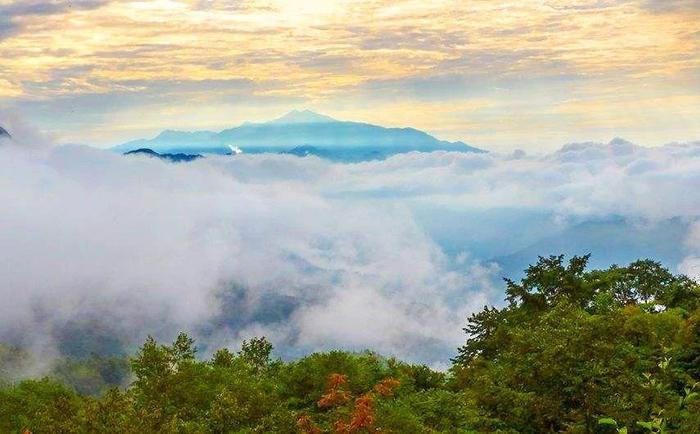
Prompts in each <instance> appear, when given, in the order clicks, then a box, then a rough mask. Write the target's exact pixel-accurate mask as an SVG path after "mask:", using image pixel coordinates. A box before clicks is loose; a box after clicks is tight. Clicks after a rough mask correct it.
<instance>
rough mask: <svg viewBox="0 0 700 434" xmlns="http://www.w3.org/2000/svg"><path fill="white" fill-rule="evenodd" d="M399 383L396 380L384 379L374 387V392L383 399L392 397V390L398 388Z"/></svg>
mask: <svg viewBox="0 0 700 434" xmlns="http://www.w3.org/2000/svg"><path fill="white" fill-rule="evenodd" d="M400 385H401V382H400V381H399V380H397V379H396V378H391V377H389V378H385V379H383V380H382V381H380V382H379V383H377V385H376V386H374V391H375V392H376V393H377V394H379V395H381V396H384V397H388V396H394V389H396V388H398V387H399V386H400Z"/></svg>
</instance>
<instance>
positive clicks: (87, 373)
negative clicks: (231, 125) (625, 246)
mask: <svg viewBox="0 0 700 434" xmlns="http://www.w3.org/2000/svg"><path fill="white" fill-rule="evenodd" d="M588 260H589V257H588V256H580V257H576V256H575V257H572V258H569V259H567V258H565V257H563V256H551V257H546V258H545V257H541V258H539V260H538V262H537V263H536V264H534V265H531V266H530V267H529V268H528V269H527V270H526V273H525V277H524V278H523V279H522V280H520V281H519V282H515V281H511V280H507V281H506V288H505V293H506V300H505V304H504V305H503V307H493V306H486V307H484V309H483V310H481V311H480V312H477V313H475V314H474V315H472V316H471V317H470V318H468V319H467V325H466V327H465V333H466V340H465V343H464V345H463V346H461V347H460V348H459V349H457V352H456V356H455V358H454V359H453V360H452V365H451V368H450V369H449V370H448V371H447V372H439V371H435V370H433V369H430V368H429V367H427V366H424V365H416V364H410V363H405V362H402V361H400V360H397V359H394V358H390V357H384V356H382V355H381V354H382V349H381V348H375V349H373V350H374V351H376V353H375V352H369V351H368V352H363V353H350V352H344V351H331V352H326V353H316V354H311V355H308V356H306V357H303V358H300V359H298V360H291V361H283V360H279V359H276V358H274V357H273V346H272V343H270V342H269V341H268V340H267V339H265V338H262V337H261V338H254V339H251V340H248V341H245V342H244V343H243V344H242V346H241V348H240V349H238V350H237V351H236V352H233V351H231V350H229V349H226V348H223V349H220V350H218V351H217V352H216V353H215V354H214V355H213V357H211V358H210V359H208V360H205V359H202V358H198V355H197V347H196V342H195V341H194V340H193V339H191V338H190V337H188V336H187V335H186V334H184V333H181V334H180V335H179V336H178V337H177V339H176V340H175V341H174V342H173V343H171V344H162V343H159V342H157V341H156V340H154V339H152V338H149V339H148V340H147V341H146V342H145V343H144V344H143V345H142V346H141V348H140V349H139V351H138V352H137V353H136V354H134V355H133V356H132V357H129V358H127V357H119V356H109V357H108V356H102V355H97V354H93V355H91V356H89V357H84V358H74V359H59V360H56V361H55V362H54V363H53V365H52V368H51V370H50V373H49V374H48V375H47V376H46V377H44V378H30V379H27V378H24V379H17V378H16V374H17V372H21V368H22V365H23V361H24V360H25V359H26V357H27V355H26V354H25V353H24V350H23V349H22V348H17V347H13V346H10V345H4V346H2V345H0V378H2V380H0V381H1V383H0V432H3V433H5V432H8V433H12V432H17V433H21V432H32V433H93V432H110V433H156V432H158V433H270V432H275V433H309V434H317V433H325V432H333V433H351V432H358V433H359V432H363V433H367V432H384V433H387V432H395V433H438V432H445V433H473V432H502V433H543V432H567V433H617V432H627V433H644V432H676V433H690V432H700V399H698V393H700V386H699V385H698V382H699V381H700V338H699V337H698V332H699V331H700V287H699V286H698V284H697V283H696V282H695V281H693V280H692V279H690V278H688V277H685V276H682V275H674V274H672V273H671V272H669V271H668V270H667V269H665V268H664V267H662V266H661V265H660V264H659V263H656V262H653V261H650V260H640V261H637V262H634V263H631V264H629V265H627V266H625V267H619V266H612V267H610V268H608V269H604V270H590V269H589V268H588V267H587V264H588Z"/></svg>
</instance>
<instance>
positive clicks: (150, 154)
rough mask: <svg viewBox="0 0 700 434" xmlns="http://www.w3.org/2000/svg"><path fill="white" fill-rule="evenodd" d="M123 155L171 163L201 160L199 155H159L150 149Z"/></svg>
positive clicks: (137, 150)
mask: <svg viewBox="0 0 700 434" xmlns="http://www.w3.org/2000/svg"><path fill="white" fill-rule="evenodd" d="M124 155H145V156H147V157H152V158H160V159H161V160H166V161H171V162H173V163H186V162H189V161H194V160H197V159H199V158H202V156H201V155H199V154H183V153H177V154H160V153H158V152H156V151H154V150H152V149H148V148H140V149H136V150H133V151H128V152H125V153H124Z"/></svg>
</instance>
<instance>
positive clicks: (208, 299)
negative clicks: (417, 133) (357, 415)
mask: <svg viewBox="0 0 700 434" xmlns="http://www.w3.org/2000/svg"><path fill="white" fill-rule="evenodd" d="M0 173H1V174H2V175H0V203H1V204H2V212H1V213H0V246H1V247H0V264H2V266H0V297H2V300H3V302H2V303H0V318H2V320H0V340H1V341H6V342H13V343H17V344H19V345H21V346H23V347H25V348H29V349H30V350H31V351H32V352H33V353H35V354H37V355H39V356H40V358H50V357H52V356H53V355H58V354H62V353H66V352H71V353H78V354H87V353H89V352H90V351H100V350H101V349H103V350H105V351H107V350H110V351H112V350H113V349H114V348H119V349H120V350H123V351H130V350H132V349H133V348H135V346H136V345H138V344H139V343H140V342H142V341H143V339H144V338H145V337H146V336H147V335H149V334H150V335H153V336H155V337H157V338H160V339H171V338H172V337H173V336H174V335H176V334H177V333H178V332H179V331H180V330H186V331H188V332H190V333H191V334H193V335H194V336H195V337H196V338H197V339H198V344H199V346H200V348H201V349H202V352H203V354H205V355H206V354H207V352H208V351H210V350H211V349H215V348H217V347H221V346H229V347H235V346H237V345H238V344H239V343H240V341H241V340H242V339H246V338H249V337H252V336H266V337H268V338H269V339H270V340H271V341H272V342H273V343H274V344H275V346H276V349H277V350H276V351H277V354H278V355H280V356H283V357H291V356H295V355H299V354H305V353H309V352H312V351H318V350H326V349H332V348H342V349H349V350H363V349H376V350H379V351H381V352H382V353H383V354H385V355H389V356H399V357H402V358H404V359H407V360H412V361H418V362H424V363H429V364H431V365H433V366H440V365H446V364H447V363H449V357H450V356H452V355H454V353H455V351H456V348H457V346H459V345H460V344H461V343H462V342H463V340H464V339H465V336H464V334H463V331H462V327H463V326H464V324H465V322H466V319H467V317H468V316H469V314H470V313H472V312H475V311H477V310H479V309H481V308H482V307H483V306H484V305H486V304H500V303H501V299H502V296H503V285H502V283H501V278H502V277H503V276H513V275H514V273H517V271H518V270H521V269H522V268H523V267H522V263H520V262H518V261H517V260H516V259H514V258H520V257H527V258H526V259H524V260H526V261H528V262H534V261H536V259H537V258H536V255H537V254H549V253H579V254H585V253H593V257H594V259H595V260H596V261H597V262H596V264H600V265H605V264H609V263H612V262H617V261H618V260H625V259H627V258H628V257H629V258H631V259H634V257H636V256H639V255H642V256H649V257H651V258H652V259H658V260H661V261H662V262H664V263H665V265H668V266H670V267H671V268H672V269H673V270H674V271H680V272H685V273H689V274H691V275H693V274H694V273H697V270H698V264H700V259H698V258H699V257H700V235H699V234H700V229H699V228H700V223H697V222H696V220H698V215H700V196H698V195H697V194H696V193H695V192H696V191H697V190H698V188H699V187H700V143H697V142H696V143H686V144H670V145H667V146H664V147H660V148H644V147H640V146H636V145H633V144H631V143H628V142H625V141H622V140H615V141H613V142H611V143H606V144H599V143H583V144H573V145H567V146H565V147H563V148H562V149H561V150H559V151H557V152H554V153H551V154H546V155H527V154H525V153H523V152H514V153H512V154H508V155H503V154H469V153H457V152H433V153H407V154H401V155H397V156H394V157H391V158H389V159H386V160H383V161H372V162H363V163H357V164H339V163H331V162H328V161H325V160H321V159H318V158H315V157H305V158H299V157H295V156H290V155H276V154H262V155H236V156H208V157H207V158H204V159H200V160H197V161H194V162H192V163H187V164H171V163H167V162H164V161H161V160H158V159H152V158H148V157H143V156H130V157H125V156H122V155H119V154H116V153H112V152H108V151H104V150H98V149H94V148H90V147H86V146H82V147H81V146H58V147H51V146H48V145H45V144H42V145H41V146H39V145H37V146H30V145H28V144H25V143H19V144H18V143H9V142H7V141H6V143H3V144H2V145H0ZM669 227H672V228H673V230H671V231H669V230H667V229H668V228H669ZM581 228H585V230H586V231H587V232H585V234H584V235H585V238H586V239H587V240H590V239H595V240H597V241H596V243H597V244H596V243H593V244H591V245H590V248H587V246H586V245H585V244H584V245H583V247H580V248H579V250H580V251H577V252H560V251H551V252H549V251H538V252H537V253H535V254H533V255H531V254H530V252H531V251H534V250H533V249H537V250H548V249H550V250H560V248H564V247H566V246H563V247H562V245H560V244H557V243H556V242H555V241H556V240H557V234H564V233H567V234H570V233H572V231H573V233H582V234H583V232H580V231H582V230H583V229H581ZM662 229H663V230H662ZM576 231H579V232H576ZM591 234H593V235H591ZM630 234H634V238H635V240H638V239H641V240H642V241H639V242H636V243H628V244H624V240H625V238H624V237H625V236H628V238H629V237H631V235H630ZM582 236H583V235H582ZM596 237H597V238H596ZM644 237H647V238H644ZM645 240H646V241H645ZM587 250H593V251H587ZM76 340H77V341H78V342H77V343H76Z"/></svg>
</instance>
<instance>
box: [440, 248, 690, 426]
mask: <svg viewBox="0 0 700 434" xmlns="http://www.w3.org/2000/svg"><path fill="white" fill-rule="evenodd" d="M587 261H588V257H587V256H583V257H574V258H571V259H570V260H569V261H568V262H566V261H564V258H563V257H562V256H554V257H549V258H540V259H539V261H538V263H537V264H536V265H533V266H531V267H529V268H528V270H526V276H525V278H523V279H522V281H521V282H519V283H516V282H513V281H507V290H506V293H507V300H508V302H509V304H508V306H506V307H505V308H503V309H495V308H485V309H484V310H483V311H481V312H479V313H477V314H474V315H473V316H472V317H471V318H470V319H469V324H468V326H467V328H466V329H465V330H466V331H467V333H468V334H469V338H468V339H467V342H466V344H465V345H464V346H463V347H462V348H460V349H459V354H458V356H457V357H456V358H455V360H454V362H455V365H454V367H453V370H452V372H453V374H454V381H455V384H456V387H457V388H459V389H463V390H467V391H468V393H469V394H470V396H471V397H473V399H474V402H475V404H476V406H477V407H478V409H479V410H480V411H482V412H483V413H484V414H485V415H486V416H488V417H490V418H492V419H494V420H498V421H501V422H503V423H504V424H505V426H506V427H508V428H511V429H514V430H517V431H518V432H532V433H535V432H550V431H552V432H559V431H564V432H594V431H595V430H596V429H598V430H600V429H606V428H605V426H608V428H610V426H611V425H612V424H610V423H609V422H610V421H615V424H617V423H618V422H619V423H620V426H619V427H617V425H615V426H616V428H615V429H623V428H622V427H627V428H625V429H627V430H629V431H630V432H638V431H639V432H641V431H640V430H643V429H648V428H649V427H652V428H653V429H654V430H657V431H658V430H659V429H661V428H663V430H664V432H689V431H682V430H679V427H681V426H686V425H684V424H687V423H689V422H688V421H689V420H690V419H691V416H690V413H689V412H683V411H680V409H679V408H678V405H677V402H678V400H679V399H685V398H684V396H685V395H683V393H684V392H683V386H682V385H684V384H693V383H694V382H695V381H697V380H699V379H700V378H698V377H697V373H698V372H697V371H696V369H697V367H696V366H695V365H694V362H695V361H696V360H698V354H699V353H698V352H697V346H695V345H696V344H697V342H698V333H697V331H698V327H697V324H698V323H697V319H696V318H697V315H699V314H700V312H699V311H698V301H699V300H700V292H699V291H698V286H697V284H696V283H695V282H693V281H691V280H690V279H688V278H686V277H684V276H674V275H672V274H671V273H669V272H668V271H667V270H666V269H664V268H663V267H661V266H660V265H659V264H657V263H654V262H652V261H637V262H634V263H632V264H630V265H629V266H628V267H622V268H621V267H617V266H613V267H611V268H609V269H608V270H594V271H586V264H587ZM687 344H691V345H687ZM691 393H692V392H691ZM691 400H692V398H691ZM659 414H664V416H663V417H659ZM600 421H603V423H602V424H600ZM640 422H641V423H640ZM661 422H663V425H659V424H660V423H661ZM650 424H651V425H650ZM609 425H610V426H609ZM657 425H658V426H657ZM601 427H602V428H601ZM693 428H694V429H698V427H697V426H693ZM657 431H655V432H657Z"/></svg>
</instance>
